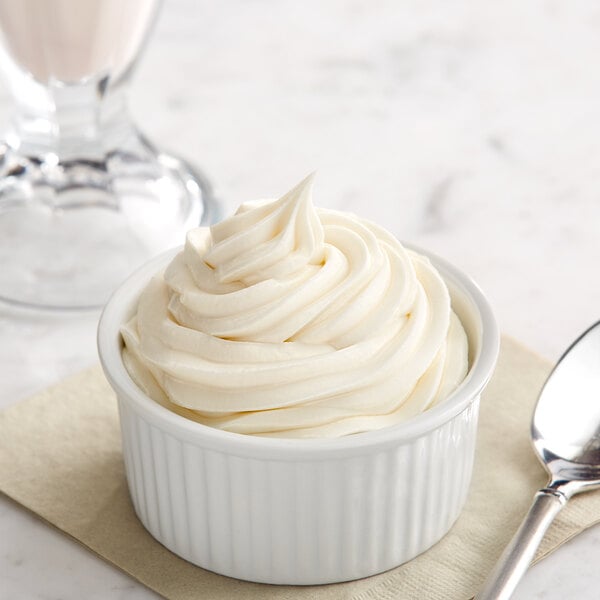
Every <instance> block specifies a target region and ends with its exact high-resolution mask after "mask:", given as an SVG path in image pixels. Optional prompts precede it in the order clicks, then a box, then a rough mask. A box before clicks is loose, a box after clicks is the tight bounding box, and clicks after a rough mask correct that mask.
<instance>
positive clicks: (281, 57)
mask: <svg viewBox="0 0 600 600" xmlns="http://www.w3.org/2000/svg"><path fill="white" fill-rule="evenodd" d="M597 56H600V5H598V4H597V3H596V2H592V1H584V0H578V1H575V2H570V3H562V2H558V1H555V0H534V1H532V2H528V3H523V2H519V1H518V0H507V1H505V2H501V3H498V2H480V3H474V2H470V1H468V0H464V1H460V0H457V1H454V2H443V1H441V0H429V1H427V2H416V1H414V2H413V1H408V2H403V3H398V2H395V1H393V0H379V1H378V2H368V1H367V0H330V1H329V2H327V3H317V2H311V3H298V2H295V1H293V0H279V1H278V2H268V1H266V0H256V1H254V2H244V1H243V0H226V1H225V2H207V1H204V0H203V1H201V2H197V1H195V0H166V3H165V6H164V9H163V12H162V15H161V17H160V19H159V22H158V26H157V30H156V31H155V34H154V36H153V38H152V40H151V43H150V44H149V46H148V49H147V52H146V55H145V57H144V59H143V61H142V64H141V65H140V68H139V72H138V73H137V76H136V78H135V81H134V84H133V86H132V90H131V105H132V111H133V113H134V115H135V116H136V119H137V121H138V122H139V124H140V125H141V127H142V128H143V129H144V130H145V131H146V133H147V134H148V135H149V136H150V137H151V138H152V139H153V140H154V141H155V142H157V143H160V144H162V145H163V146H165V147H166V148H168V149H169V150H172V151H175V152H177V153H179V154H182V155H184V156H185V157H187V158H188V159H190V160H192V161H194V162H195V163H196V164H198V165H200V166H201V167H202V168H203V169H204V171H205V172H206V173H207V174H208V175H209V177H210V178H211V179H212V181H213V182H214V183H215V185H216V187H217V191H218V193H219V195H220V197H221V198H222V199H223V201H224V202H225V204H226V205H227V206H228V207H233V206H234V205H236V204H238V203H239V202H240V201H243V200H246V199H252V198H255V197H267V196H275V195H277V194H278V193H281V192H282V191H285V190H287V189H288V188H289V187H290V186H291V185H292V184H294V183H295V182H296V181H298V180H299V179H301V178H302V177H303V176H304V175H305V174H306V173H308V172H310V171H312V170H315V169H316V170H317V171H318V179H317V183H316V186H315V202H316V203H317V204H319V205H322V206H329V207H334V208H340V209H345V210H350V211H353V212H356V213H359V214H361V215H363V216H366V217H369V218H371V219H373V220H375V221H377V222H379V223H382V224H385V225H387V227H388V228H389V229H391V230H392V231H393V233H395V234H396V235H398V236H399V237H400V238H401V239H404V240H409V241H411V242H412V243H415V244H417V245H420V246H423V247H426V248H428V249H430V250H432V251H434V252H436V253H439V254H442V255H444V256H446V257H447V258H448V259H449V260H450V261H452V262H454V263H455V264H456V265H457V266H459V267H461V268H462V269H463V270H465V271H466V272H467V273H469V274H471V275H472V276H473V277H474V279H475V280H476V281H477V282H478V283H479V284H480V285H481V287H482V288H483V289H484V291H485V292H486V294H487V295H488V297H489V299H490V301H491V303H492V304H493V306H494V308H495V310H496V313H497V316H498V320H499V323H500V326H501V329H502V331H503V332H504V333H507V334H509V335H511V336H513V337H515V338H517V339H518V340H520V341H521V342H523V343H524V344H525V345H527V346H529V347H530V348H532V349H533V350H535V351H537V352H539V353H541V354H543V355H545V356H546V357H548V358H549V359H552V360H555V359H557V358H558V357H559V355H560V354H561V352H562V350H563V349H564V348H565V347H566V345H567V344H568V343H570V341H571V340H572V339H573V338H574V337H575V336H576V335H578V334H579V333H580V332H581V331H582V330H583V329H585V328H586V327H587V326H588V325H589V324H591V323H592V322H594V321H596V320H597V319H598V318H600V277H598V275H597V274H598V264H599V263H600V118H598V111H599V110H600V109H599V106H600V70H599V69H597V68H596V65H595V59H594V57H597ZM9 107H10V101H9V98H8V96H7V94H6V91H4V90H2V89H0V116H2V117H5V116H6V115H7V114H8V110H9ZM96 319H97V315H94V314H91V315H79V316H71V317H59V316H48V315H33V314H31V313H26V312H25V313H17V312H14V311H11V310H9V309H7V308H1V307H0V374H1V376H0V406H8V405H10V404H12V403H14V402H16V401H18V400H20V399H22V398H24V397H26V396H28V395H30V394H31V393H33V392H35V391H37V390H40V389H42V388H44V387H45V386H47V385H49V384H51V383H54V382H56V381H59V380H60V379H61V378H63V377H64V376H66V375H68V374H70V373H73V372H75V371H77V370H79V369H81V368H83V367H85V366H87V365H89V364H91V363H93V362H94V361H95V360H96V350H95V338H94V336H95V323H96ZM532 492H533V490H532ZM599 560H600V528H592V529H591V530H589V531H588V532H585V533H584V534H582V535H580V536H579V537H578V538H576V539H575V540H573V541H571V542H569V543H567V544H565V545H564V546H563V547H562V548H560V549H559V550H558V551H557V552H556V553H554V554H553V555H552V556H550V557H549V558H547V559H546V560H544V561H543V562H542V563H540V564H539V565H537V566H535V567H533V568H531V569H530V571H529V572H528V573H527V575H526V577H525V579H524V581H523V582H522V584H521V586H520V587H519V589H518V591H517V593H516V594H515V596H514V597H515V599H517V600H524V599H525V598H528V599H535V598H540V599H541V598H544V599H545V600H558V599H559V598H560V599H562V598H578V599H579V600H587V599H590V600H591V599H595V598H597V596H598V591H597V590H598V586H599V585H600V577H599V576H598V570H597V564H598V561H599ZM0 581H1V582H2V583H1V584H0V599H2V600H4V599H11V600H12V599H15V598H18V599H20V600H27V599H32V600H38V599H42V598H47V599H50V598H52V599H54V598H61V599H63V600H71V599H73V600H74V599H79V598H86V599H87V600H94V599H99V598H113V599H119V598H128V599H130V600H132V599H138V598H139V599H142V598H144V599H146V598H153V597H156V596H155V595H154V594H153V593H152V592H150V591H148V590H147V589H145V588H144V587H143V586H141V585H139V584H137V583H136V582H134V581H133V580H131V579H130V578H128V577H127V576H125V575H123V574H122V573H121V572H119V571H118V570H117V569H115V568H113V567H112V566H110V565H107V564H105V563H104V562H102V561H101V560H99V559H98V558H96V557H95V556H94V555H92V554H91V553H90V552H88V551H86V550H85V549H83V548H82V547H80V546H79V545H77V544H76V543H75V542H73V541H72V540H71V539H68V538H67V537H65V536H63V535H61V534H59V533H58V532H56V531H54V530H53V529H52V528H50V527H48V526H47V525H45V524H44V523H42V522H40V521H39V520H37V519H36V518H34V517H33V516H31V515H30V514H28V513H27V512H26V511H24V510H22V509H21V508H20V507H18V506H17V505H15V504H14V503H12V502H10V501H9V500H7V499H6V498H4V497H0Z"/></svg>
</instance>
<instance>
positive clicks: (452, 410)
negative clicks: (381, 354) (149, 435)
mask: <svg viewBox="0 0 600 600" xmlns="http://www.w3.org/2000/svg"><path fill="white" fill-rule="evenodd" d="M402 244H403V245H404V246H405V247H406V248H408V249H410V250H414V251H416V252H418V253H420V254H422V255H424V256H426V257H427V258H429V259H430V260H431V261H432V263H433V264H434V266H435V267H436V268H438V269H439V270H440V271H441V275H442V277H444V278H446V277H447V276H450V277H451V278H452V279H453V280H454V281H455V282H456V283H458V284H459V286H460V287H461V288H462V290H463V291H465V292H466V293H467V294H468V296H469V297H470V298H471V299H472V300H473V302H474V304H475V306H476V308H477V311H478V313H479V317H480V319H481V340H480V349H479V353H478V355H477V356H476V357H475V360H474V362H473V364H472V365H471V368H470V370H469V373H468V375H467V377H466V379H465V380H464V381H463V382H462V383H461V385H460V386H459V387H458V388H457V389H456V390H455V391H454V392H453V393H452V394H451V395H450V396H449V397H448V398H446V399H445V400H443V401H442V402H440V403H439V404H438V405H436V406H434V407H432V408H430V409H429V410H427V411H425V412H423V413H421V414H419V415H416V416H414V417H412V418H410V419H408V420H407V421H404V422H402V423H398V424H396V425H391V426H388V427H383V428H380V429H376V430H373V431H367V432H363V433H357V434H353V435H350V436H342V437H337V438H310V439H295V438H277V437H264V436H253V435H247V434H240V433H233V432H229V431H223V430H221V429H217V428H213V427H209V426H207V425H203V424H201V423H198V422H196V421H192V420H190V419H186V418H185V417H182V416H181V415H178V414H176V413H174V412H172V411H170V410H169V409H167V408H165V407H164V406H161V405H160V404H158V403H157V402H156V401H154V400H153V399H152V398H150V397H148V396H147V395H146V394H144V392H142V390H140V388H139V387H138V386H137V385H136V384H135V382H134V381H133V380H132V379H131V377H130V375H129V373H128V372H127V369H126V368H125V365H124V363H123V360H122V357H121V346H120V344H119V339H120V334H119V328H120V326H121V325H122V324H123V323H124V313H125V310H124V307H125V306H127V307H129V306H130V305H131V302H132V301H133V300H135V299H136V298H137V297H138V296H139V294H140V293H141V291H142V289H143V286H144V285H145V284H146V283H147V282H148V281H149V279H150V278H151V277H152V276H153V275H154V274H156V273H157V272H158V271H159V268H160V266H162V265H163V264H164V265H166V264H168V263H167V261H168V259H170V258H171V257H172V256H174V255H175V254H176V253H177V252H179V251H180V250H181V247H178V248H173V249H171V250H167V251H166V252H163V253H161V254H159V255H158V256H156V257H155V258H153V259H152V260H151V261H149V262H147V263H146V264H144V265H142V266H141V267H140V268H139V269H137V270H136V271H134V272H133V273H132V274H131V275H130V276H129V277H128V278H127V279H126V280H125V281H123V282H122V283H121V285H120V286H119V287H118V288H117V289H116V290H115V291H114V292H113V294H112V295H111V297H110V298H109V300H108V302H107V303H106V305H105V307H104V309H103V311H102V314H101V316H100V319H99V323H98V331H97V343H98V354H99V357H100V362H101V364H102V368H103V370H104V373H105V376H106V378H107V379H108V381H109V383H110V384H111V386H112V387H113V389H114V390H115V392H116V393H117V396H121V397H123V396H125V397H126V398H127V400H128V401H129V402H130V403H133V404H134V405H135V407H136V408H137V410H138V411H142V412H143V413H144V414H145V415H146V417H148V418H150V419H151V420H153V421H155V422H156V423H160V424H161V426H163V427H168V428H169V429H170V431H171V433H173V431H177V434H178V437H180V436H179V434H181V435H183V437H184V438H185V439H186V440H188V441H193V442H194V443H196V444H198V445H203V446H208V445H210V446H213V445H214V446H218V447H220V448H227V449H228V451H230V452H231V453H232V454H245V455H247V454H249V453H250V454H253V453H256V452H258V453H260V454H261V455H263V454H265V453H267V454H272V455H273V457H274V458H277V459H282V458H285V457H288V458H290V457H294V458H298V457H308V456H310V457H313V458H314V457H315V455H319V454H320V453H321V452H327V453H329V452H345V451H356V450H359V449H364V448H367V447H368V448H372V447H379V446H387V445H389V444H391V443H404V442H408V441H411V440H414V439H415V438H417V437H420V436H422V435H424V434H427V433H429V432H431V431H433V430H435V429H437V428H438V427H440V426H442V425H443V424H445V423H447V422H449V421H450V420H452V419H453V418H454V417H456V416H457V415H458V414H460V413H461V412H463V411H464V410H465V409H466V408H467V407H468V406H469V405H470V404H471V403H472V402H473V400H474V399H475V398H476V397H477V396H478V395H479V394H480V393H481V391H482V390H483V388H484V387H485V386H486V384H487V382H488V381H489V379H490V377H491V375H492V373H493V370H494V366H495V364H496V361H497V357H498V352H499V345H500V335H499V331H498V326H497V323H496V319H495V317H494V315H493V311H492V308H491V306H490V304H489V302H488V300H487V299H486V297H485V295H484V294H483V292H482V291H481V289H480V288H479V286H478V285H477V284H476V283H475V282H474V281H473V280H472V279H471V278H470V277H469V276H467V275H466V274H465V273H463V272H462V271H461V270H460V269H458V268H457V267H455V266H454V265H452V264H451V263H449V262H448V261H446V260H445V259H442V258H440V257H439V256H437V255H436V254H434V253H432V252H429V251H427V250H423V249H422V248H419V247H417V246H415V245H414V244H410V243H405V242H402ZM115 324H118V325H115Z"/></svg>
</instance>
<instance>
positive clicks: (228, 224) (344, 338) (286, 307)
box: [121, 176, 468, 438]
mask: <svg viewBox="0 0 600 600" xmlns="http://www.w3.org/2000/svg"><path fill="white" fill-rule="evenodd" d="M311 193H312V176H311V177H308V178H307V179H305V180H304V181H302V182H301V183H300V184H299V185H298V186H296V187H295V188H294V189H292V190H291V191H290V192H288V193H287V194H285V195H284V196H283V197H282V198H280V199H279V200H276V201H274V202H253V203H246V204H243V205H242V206H241V207H240V208H239V209H238V211H237V212H236V214H235V215H233V216H232V217H230V218H229V219H226V220H225V221H223V222H221V223H218V224H216V225H213V226H212V227H210V228H204V227H200V228H197V229H193V230H191V231H190V232H189V233H188V235H187V240H186V244H185V247H184V249H183V251H182V252H180V253H179V254H178V255H177V256H176V257H175V258H174V259H173V261H172V262H171V264H170V265H169V266H168V267H167V269H166V270H165V271H164V272H163V273H158V274H157V275H156V276H155V277H154V278H153V279H152V280H151V281H150V283H149V284H148V286H147V287H146V289H145V290H144V291H143V292H142V294H141V297H140V299H139V303H138V307H137V312H136V314H135V315H134V317H133V318H132V319H131V320H130V321H129V322H128V323H127V324H126V325H125V326H123V327H122V328H121V334H122V337H123V340H124V342H125V346H124V349H123V359H124V363H125V366H126V368H127V370H128V371H129V374H130V375H131V377H132V378H133V380H134V381H135V382H136V383H137V385H138V386H139V387H140V388H141V389H142V390H143V391H144V392H145V393H146V394H147V395H148V396H150V397H151V398H153V399H154V400H155V401H157V402H159V403H160V404H162V405H164V406H166V407H168V408H169V409H171V410H173V411H174V412H177V413H179V414H180V415H183V416H185V417H188V418H190V419H193V420H195V421H199V422H201V423H203V424H205V425H209V426H211V427H217V428H220V429H223V430H227V431H232V432H237V433H242V434H252V435H261V436H278V437H307V438H315V437H337V436H342V435H348V434H353V433H359V432H364V431H369V430H372V429H379V428H382V427H386V426H389V425H393V424H395V423H399V422H401V421H404V420H406V419H408V418H410V417H412V416H414V415H417V414H419V413H420V412H422V411H425V410H427V409H428V408H430V407H431V406H433V405H435V404H436V403H438V402H440V401H442V400H443V399H445V398H446V397H448V396H449V395H450V394H451V393H452V392H453V391H454V390H455V389H456V387H457V386H458V385H459V384H460V383H461V382H462V381H463V379H464V378H465V375H466V373H467V368H468V343H467V337H466V334H465V332H464V329H463V327H462V325H461V323H460V321H459V319H458V317H457V316H456V314H455V313H454V312H453V310H452V306H451V298H450V294H449V292H448V289H447V286H446V284H445V283H444V281H443V279H442V278H441V276H440V275H439V274H438V272H437V271H436V269H435V268H434V267H433V266H432V265H431V263H430V262H429V260H428V259H427V258H425V257H423V256H421V255H419V254H417V253H415V252H412V251H410V250H408V249H406V248H404V247H403V246H402V245H401V244H400V242H399V241H398V240H397V239H396V238H394V237H393V236H392V235H391V234H390V233H388V232H387V231H385V230H384V229H382V228H381V227H378V226H377V225H374V224H373V223H370V222H369V221H366V220H364V219H361V218H358V217H356V216H354V215H351V214H347V213H343V212H339V211H334V210H325V209H316V208H315V207H314V206H313V204H312V198H311Z"/></svg>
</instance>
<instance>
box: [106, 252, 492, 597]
mask: <svg viewBox="0 0 600 600" xmlns="http://www.w3.org/2000/svg"><path fill="white" fill-rule="evenodd" d="M417 250H418V249H417ZM418 251H419V252H422V251H421V250H418ZM174 252H175V251H171V252H168V253H166V254H163V255H161V256H159V257H158V258H157V259H155V260H153V261H152V262H150V263H149V264H147V265H146V266H144V267H142V268H141V269H140V270H138V271H137V272H136V273H134V274H133V275H132V276H131V277H130V278H129V279H128V280H127V281H126V282H125V283H123V284H122V286H121V287H120V288H119V289H118V290H117V291H116V292H115V293H114V295H113V296H112V298H111V299H110V301H109V302H108V304H107V305H106V307H105V309H104V312H103V314H102V317H101V320H100V324H99V329H98V347H99V353H100V359H101V362H102V366H103V368H104V372H105V374H106V377H107V378H108V380H109V382H110V383H111V385H112V387H113V388H114V390H115V392H116V394H117V398H118V403H119V413H120V419H121V431H122V439H123V457H124V461H125V471H126V476H127V482H128V485H129V491H130V494H131V498H132V501H133V506H134V508H135V512H136V514H137V515H138V517H139V519H140V520H141V522H142V523H143V525H144V527H146V529H147V530H148V531H149V532H150V533H151V534H152V535H153V536H154V537H155V538H156V539H157V540H158V541H159V542H160V543H161V544H163V545H164V546H166V547H167V548H168V549H169V550H171V551H172V552H174V553H175V554H178V555H179V556H181V557H182V558H184V559H186V560H188V561H190V562H192V563H194V564H196V565H198V566H200V567H203V568H205V569H209V570H211V571H215V572H217V573H221V574H223V575H228V576H230V577H236V578H239V579H246V580H250V581H257V582H265V583H278V584H301V585H307V584H321V583H331V582H339V581H347V580H351V579H357V578H360V577H366V576H368V575H373V574H375V573H379V572H381V571H385V570H387V569H390V568H392V567H394V566H397V565H399V564H402V563H404V562H406V561H408V560H410V559H411V558H414V557H415V556H417V555H418V554H420V553H421V552H423V551H424V550H426V549H427V548H429V547H430V546H432V545H433V544H434V543H436V542H437V541H438V540H439V539H440V538H441V537H442V536H443V535H444V534H445V533H446V532H447V531H448V530H449V529H450V527H451V526H452V524H453V523H454V521H455V520H456V519H457V517H458V515H459V513H460V511H461V509H462V507H463V504H464V502H465V499H466V496H467V492H468V488H469V483H470V479H471V472H472V467H473V456H474V450H475V438H476V429H477V416H478V411H479V397H480V394H481V392H482V390H483V388H484V387H485V385H486V383H487V382H488V380H489V378H490V376H491V374H492V371H493V369H494V366H495V363H496V358H497V354H498V344H499V336H498V330H497V326H496V322H495V320H494V317H493V314H492V311H491V309H490V306H489V304H488V302H487V301H486V299H485V297H484V296H483V294H482V293H481V291H480V290H479V288H478V287H477V286H476V285H475V284H474V283H473V282H472V281H471V280H470V279H469V278H467V277H466V276H465V275H463V274H462V273H461V272H460V271H458V270H457V269H456V268H454V267H452V266H451V265H449V264H448V263H447V262H445V261H443V260H441V259H439V258H437V257H435V256H432V255H430V254H429V253H425V252H422V253H423V254H426V255H427V256H429V258H430V259H431V261H432V262H433V264H434V265H435V266H436V267H437V269H438V270H439V272H440V273H441V275H442V276H443V278H444V280H445V281H446V283H447V285H448V287H449V289H450V293H451V296H452V302H453V307H454V310H455V311H456V312H457V314H458V316H459V317H460V318H461V321H462V323H463V325H464V326H465V329H466V331H467V335H468V338H469V345H470V369H469V373H468V376H467V378H466V380H465V381H464V383H463V384H462V385H461V386H460V387H459V388H458V389H457V390H456V391H455V392H454V393H453V394H452V396H451V397H449V398H448V399H447V400H445V401H443V402H441V403H440V404H439V405H437V406H435V407H433V408H432V409H430V410H428V411H426V412H425V413H423V414H421V415H418V416H417V417H414V418H412V419H410V420H409V421H406V422H405V423H401V424H399V425H396V426H393V427H388V428H384V429H380V430H377V431H372V432H368V433H361V434H356V435H352V436H346V437H342V438H337V439H313V440H289V439H287V440H286V439H277V438H261V437H255V436H249V435H240V434H236V433H229V432H225V431H221V430H218V429H213V428H210V427H206V426H204V425H201V424H200V423H196V422H194V421H191V420H188V419H185V418H184V417H181V416H179V415H177V414H175V413H172V412H171V411H169V410H168V409H166V408H164V407H162V406H160V405H159V404H157V403H156V402H154V401H153V400H152V399H150V398H149V397H148V396H146V395H145V394H144V393H143V392H142V391H141V390H140V389H139V388H138V387H137V386H136V385H135V383H134V382H133V381H132V379H131V378H130V377H129V374H128V373H127V370H126V369H125V366H124V365H123V361H122V358H121V351H122V347H123V342H122V339H121V336H120V334H119V328H120V327H121V325H122V324H124V323H125V322H126V321H127V320H129V319H130V317H131V316H132V315H133V314H134V312H135V310H136V306H137V301H138V297H139V295H140V293H141V291H142V289H143V288H144V287H145V285H146V283H147V282H148V281H149V279H150V278H151V277H152V276H153V275H154V274H155V273H156V272H158V271H159V270H160V269H161V268H163V267H164V266H166V264H167V263H168V262H169V261H170V259H171V258H172V256H173V255H174Z"/></svg>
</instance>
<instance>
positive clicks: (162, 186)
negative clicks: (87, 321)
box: [0, 0, 217, 309]
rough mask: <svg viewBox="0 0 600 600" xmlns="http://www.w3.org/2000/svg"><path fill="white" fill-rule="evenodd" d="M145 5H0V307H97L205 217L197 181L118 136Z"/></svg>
mask: <svg viewBox="0 0 600 600" xmlns="http://www.w3.org/2000/svg"><path fill="white" fill-rule="evenodd" d="M159 4H160V1H159V0H18V1H15V0H0V66H1V67H2V70H3V71H4V72H5V74H6V78H7V81H8V85H9V89H10V91H11V93H12V95H13V97H14V100H15V105H16V110H15V112H14V116H13V119H12V122H11V125H10V127H9V130H8V131H7V132H6V135H5V137H4V140H3V141H2V142H0V299H1V300H3V301H5V302H9V303H12V304H19V305H24V306H31V307H43V308H50V309H78V308H94V307H98V306H101V305H102V304H103V303H104V302H105V301H106V299H107V298H108V296H109V295H110V292H111V291H112V290H113V289H114V288H115V287H116V285H117V284H118V283H119V282H120V281H121V280H122V279H124V278H125V277H126V276H127V275H128V274H129V273H130V272H131V271H132V270H133V269H134V268H135V267H137V266H138V265H140V264H141V263H143V262H145V261H146V260H147V259H148V258H149V257H151V256H153V255H154V254H157V253H158V252H160V251H161V250H163V249H165V248H168V247H171V246H174V245H177V244H179V243H181V242H182V241H183V232H184V231H185V230H187V229H189V228H191V227H194V226H196V225H198V224H199V223H200V222H202V223H210V222H213V221H214V220H216V218H217V205H216V204H215V202H214V198H213V197H212V194H211V190H210V186H209V185H208V183H207V182H206V180H205V179H204V178H203V177H202V176H201V175H200V174H199V173H198V172H196V171H194V170H193V169H192V168H191V167H190V166H189V165H187V164H186V163H185V162H184V161H182V160H180V159H177V158H175V157H172V156H167V155H165V154H164V153H162V152H160V151H159V150H157V149H156V148H155V147H154V146H153V145H152V144H151V143H150V142H149V141H148V140H147V139H146V138H145V137H144V136H143V135H141V134H140V133H139V132H138V130H137V129H136V127H135V126H134V124H133V123H132V121H131V119H130V117H129V114H128V111H127V107H126V98H125V92H126V88H127V84H128V82H129V80H130V77H131V73H132V70H133V67H134V66H135V63H136V60H137V58H138V56H139V54H140V50H141V49H142V47H143V45H144V43H145V41H146V40H147V38H148V34H149V31H150V30H151V27H152V25H153V23H154V21H155V20H156V16H157V13H158V9H159Z"/></svg>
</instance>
